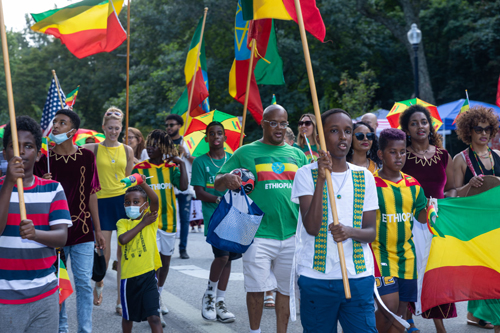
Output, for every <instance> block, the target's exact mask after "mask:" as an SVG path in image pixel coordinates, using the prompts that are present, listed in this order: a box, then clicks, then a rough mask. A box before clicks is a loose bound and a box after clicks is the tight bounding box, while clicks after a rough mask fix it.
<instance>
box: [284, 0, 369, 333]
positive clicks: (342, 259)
mask: <svg viewBox="0 0 500 333" xmlns="http://www.w3.org/2000/svg"><path fill="white" fill-rule="evenodd" d="M295 10H296V13H297V21H298V24H299V29H300V36H301V39H302V46H303V50H304V57H305V62H306V68H307V74H308V78H309V85H310V89H311V97H312V102H313V107H314V114H315V116H316V120H317V129H318V136H319V141H320V145H321V148H322V151H321V152H320V156H321V158H320V162H317V163H313V164H310V165H308V166H306V167H303V168H301V169H299V170H298V171H297V174H296V177H295V181H294V184H293V188H292V200H294V201H296V200H299V202H300V214H299V223H298V225H297V230H298V231H300V232H297V243H298V244H302V246H297V247H296V253H295V263H296V267H294V268H296V269H297V270H298V272H299V274H300V272H301V270H302V275H301V276H300V278H299V280H298V284H299V288H300V294H301V302H300V306H301V311H300V312H301V321H302V325H303V327H304V330H305V331H311V332H322V331H325V332H326V331H331V332H336V331H337V320H340V322H341V325H342V327H343V330H344V332H346V333H359V332H377V330H376V327H375V314H374V311H375V307H374V298H373V291H374V282H375V280H374V277H373V269H374V264H373V260H372V258H371V251H370V250H369V248H368V243H370V242H371V241H373V240H374V239H375V235H376V233H375V226H376V210H377V209H378V201H377V199H376V197H377V194H376V188H375V181H374V178H373V176H372V175H371V173H370V172H368V171H367V170H365V169H362V168H358V167H356V166H355V165H352V164H349V163H347V162H346V160H345V158H346V155H347V151H348V150H349V147H350V144H351V142H352V119H351V117H350V116H349V114H348V113H347V112H345V111H344V110H340V109H333V110H330V111H327V112H325V113H324V114H323V115H321V114H320V109H319V102H318V96H317V93H316V84H315V81H314V74H313V70H312V64H311V58H310V55H309V46H308V44H307V37H306V33H305V27H304V19H303V17H302V9H301V3H300V0H295ZM323 122H325V128H323ZM325 137H326V138H327V139H328V145H327V142H326V141H325ZM320 169H323V170H320ZM332 171H335V172H332ZM365 171H366V172H365ZM311 174H312V177H311ZM332 178H333V179H335V182H333V181H332ZM325 181H326V188H325V187H324V183H325ZM315 182H316V183H317V184H318V185H317V186H315V184H314V183H315ZM334 183H335V187H336V188H337V191H336V192H334V185H333V184H334ZM336 201H338V202H339V204H340V206H339V207H340V209H341V211H342V215H341V216H342V224H340V222H339V215H338V213H337V204H336ZM328 202H329V203H330V204H329V205H328ZM309 207H315V209H313V210H312V211H311V209H310V208H309ZM350 216H352V218H349V217H350ZM346 217H347V218H346ZM331 220H333V223H331V224H329V221H331ZM302 221H304V222H303V223H302ZM304 229H305V230H304ZM328 231H329V232H330V233H331V234H332V236H333V240H332V238H331V237H327V232H328ZM314 235H316V237H314ZM311 241H312V242H311ZM344 243H345V245H346V247H345V253H346V255H344V246H343V244H344ZM335 244H336V245H337V246H336V247H335ZM307 245H309V246H307ZM335 250H336V251H335ZM332 252H333V253H332ZM304 264H306V266H307V267H305V266H303V265H304ZM294 275H295V274H294V272H293V271H292V278H293V280H295V276H294ZM340 278H341V279H342V284H343V288H342V284H340ZM351 283H352V284H353V285H355V288H353V294H352V295H351V289H350V284H351ZM329 285H330V286H331V285H334V286H335V287H334V288H333V289H331V287H328V286H329ZM293 288H294V284H293V283H292V284H291V289H292V290H293ZM342 289H344V290H343V291H344V293H342ZM326 295H328V296H329V297H325V296H326ZM311 301H313V303H311ZM290 302H291V315H292V320H294V319H295V311H294V308H295V297H293V294H292V297H290ZM312 304H314V308H313V307H312V306H311V305H312ZM360 316H362V317H364V318H363V319H364V320H359V318H360ZM319 317H321V318H322V320H315V319H316V318H319ZM328 328H330V330H328Z"/></svg>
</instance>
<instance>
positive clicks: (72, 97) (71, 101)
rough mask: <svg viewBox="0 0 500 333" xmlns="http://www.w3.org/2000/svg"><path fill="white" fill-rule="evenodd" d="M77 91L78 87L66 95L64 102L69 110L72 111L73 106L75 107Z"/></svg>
mask: <svg viewBox="0 0 500 333" xmlns="http://www.w3.org/2000/svg"><path fill="white" fill-rule="evenodd" d="M78 89H80V86H78V87H76V89H75V90H73V91H72V92H70V93H69V94H68V95H66V100H65V101H64V102H65V103H66V105H67V106H68V107H69V108H70V109H71V110H73V105H75V102H76V96H77V95H78Z"/></svg>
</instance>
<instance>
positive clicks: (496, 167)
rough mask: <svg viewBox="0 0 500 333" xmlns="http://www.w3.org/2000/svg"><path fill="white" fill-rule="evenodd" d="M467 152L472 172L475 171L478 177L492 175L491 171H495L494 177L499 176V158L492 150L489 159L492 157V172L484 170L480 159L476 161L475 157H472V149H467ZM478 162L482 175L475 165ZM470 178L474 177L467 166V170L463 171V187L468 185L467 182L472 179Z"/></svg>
mask: <svg viewBox="0 0 500 333" xmlns="http://www.w3.org/2000/svg"><path fill="white" fill-rule="evenodd" d="M467 150H468V151H469V158H470V161H471V163H472V166H473V167H474V170H475V171H476V174H477V175H478V176H479V175H481V174H483V175H485V176H486V175H493V170H495V176H500V156H498V154H497V153H495V152H494V151H493V150H492V151H491V157H493V163H494V164H495V165H494V167H493V170H486V168H485V167H484V164H483V162H481V159H480V158H478V160H476V157H475V156H474V153H473V152H472V149H470V148H468V149H467ZM478 161H479V163H480V165H481V168H483V171H484V173H483V172H481V169H480V168H479V165H478V164H477V162H478ZM466 163H467V162H466ZM472 177H474V175H473V174H472V171H470V169H469V165H468V164H467V169H466V170H465V175H464V185H466V184H468V183H469V181H470V180H471V179H472Z"/></svg>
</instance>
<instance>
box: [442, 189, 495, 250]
mask: <svg viewBox="0 0 500 333" xmlns="http://www.w3.org/2000/svg"><path fill="white" fill-rule="evenodd" d="M499 197H500V186H497V187H495V188H492V189H491V190H489V191H486V192H483V193H481V194H478V195H474V196H471V197H465V198H446V199H439V200H438V207H439V211H438V218H437V220H436V226H437V227H438V228H439V230H440V231H441V232H443V233H444V234H445V235H449V236H452V237H455V238H458V239H460V240H462V241H469V240H471V239H473V238H475V237H477V236H479V235H482V234H485V233H488V232H490V231H493V230H495V229H498V228H499V223H498V211H499V209H500V207H499V206H500V202H499V201H498V198H499ZM478 217H479V220H478ZM473 221H477V222H480V223H473ZM471 222H472V223H471ZM457 226H460V228H458V227H457Z"/></svg>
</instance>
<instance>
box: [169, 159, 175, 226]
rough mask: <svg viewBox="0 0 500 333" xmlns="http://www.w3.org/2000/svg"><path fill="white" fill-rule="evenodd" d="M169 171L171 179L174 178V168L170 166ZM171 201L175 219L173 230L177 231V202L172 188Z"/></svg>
mask: <svg viewBox="0 0 500 333" xmlns="http://www.w3.org/2000/svg"><path fill="white" fill-rule="evenodd" d="M169 172H170V179H174V175H173V172H174V168H169ZM170 203H171V205H172V208H173V210H174V212H173V220H172V225H173V229H172V232H176V231H177V208H176V206H175V204H176V202H175V191H174V189H173V188H172V189H170Z"/></svg>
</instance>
